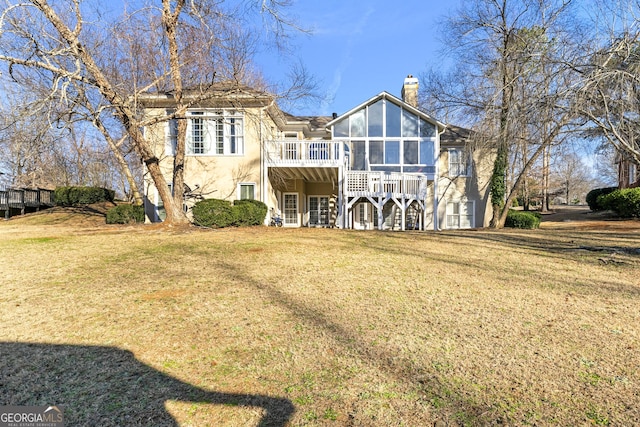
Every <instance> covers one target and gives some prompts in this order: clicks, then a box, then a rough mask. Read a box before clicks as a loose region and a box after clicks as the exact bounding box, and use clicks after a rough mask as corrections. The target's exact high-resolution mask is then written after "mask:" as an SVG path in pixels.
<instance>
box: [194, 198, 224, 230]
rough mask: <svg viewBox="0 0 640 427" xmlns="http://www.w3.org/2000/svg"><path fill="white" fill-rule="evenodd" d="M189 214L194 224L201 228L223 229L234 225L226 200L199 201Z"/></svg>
mask: <svg viewBox="0 0 640 427" xmlns="http://www.w3.org/2000/svg"><path fill="white" fill-rule="evenodd" d="M191 212H192V213H193V222H194V224H196V225H200V226H203V227H216V228H224V227H229V226H231V225H233V223H234V215H233V208H232V207H231V203H229V201H227V200H220V199H205V200H200V201H199V202H197V203H196V204H195V205H193V209H192V210H191Z"/></svg>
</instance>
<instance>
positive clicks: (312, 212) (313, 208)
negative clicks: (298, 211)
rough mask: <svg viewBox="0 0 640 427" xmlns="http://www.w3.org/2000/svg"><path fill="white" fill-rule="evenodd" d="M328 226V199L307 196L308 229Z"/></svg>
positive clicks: (326, 197) (325, 197)
mask: <svg viewBox="0 0 640 427" xmlns="http://www.w3.org/2000/svg"><path fill="white" fill-rule="evenodd" d="M328 225H329V197H328V196H309V227H326V226H328Z"/></svg>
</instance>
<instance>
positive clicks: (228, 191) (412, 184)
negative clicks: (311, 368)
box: [142, 76, 493, 230]
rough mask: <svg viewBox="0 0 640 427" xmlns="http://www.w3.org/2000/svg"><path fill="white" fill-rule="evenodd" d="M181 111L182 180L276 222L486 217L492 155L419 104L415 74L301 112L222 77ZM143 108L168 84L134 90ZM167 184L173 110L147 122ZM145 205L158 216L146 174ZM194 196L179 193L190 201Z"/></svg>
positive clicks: (168, 105)
mask: <svg viewBox="0 0 640 427" xmlns="http://www.w3.org/2000/svg"><path fill="white" fill-rule="evenodd" d="M216 90H218V92H219V93H217V94H215V96H211V97H210V100H209V101H202V102H200V103H199V104H198V105H195V106H193V108H190V109H189V110H188V112H187V120H188V121H187V142H186V146H187V147H186V150H187V157H186V162H185V170H184V178H185V183H186V184H187V186H188V187H189V189H190V190H191V191H192V192H196V191H197V192H198V193H199V194H201V195H202V196H203V197H213V198H220V199H228V200H235V199H247V198H249V199H258V200H261V201H263V202H264V203H266V204H267V205H268V206H269V207H270V208H272V210H273V211H274V212H277V213H279V214H281V215H282V218H283V221H284V226H285V227H339V228H349V229H362V230H370V229H378V230H430V229H433V230H439V229H455V228H472V227H483V226H486V225H487V224H488V221H489V219H490V217H489V209H490V206H488V205H489V204H488V203H487V202H488V198H489V191H488V182H489V177H490V175H491V165H492V162H493V159H492V158H491V156H490V155H488V154H487V153H485V152H482V151H481V150H478V149H475V148H474V146H473V145H472V143H471V142H472V141H471V138H470V137H471V133H470V131H469V130H466V129H463V128H459V127H456V126H450V125H446V124H444V123H441V122H439V121H437V120H435V119H433V118H432V117H430V116H428V115H427V114H425V113H424V112H422V111H420V109H418V108H417V93H418V80H417V79H415V78H413V77H411V76H409V77H407V78H406V79H405V80H404V84H403V86H402V99H400V98H397V97H396V96H394V95H391V94H390V93H388V92H381V93H379V94H378V95H376V96H374V97H372V98H370V99H368V100H366V101H364V102H362V103H361V104H358V105H356V106H355V107H354V108H352V109H351V110H349V111H347V112H346V113H344V114H342V115H339V116H338V115H336V114H334V115H333V116H332V117H326V116H312V117H307V116H305V117H298V116H292V115H290V114H288V113H285V112H283V111H281V110H280V109H279V108H278V106H277V105H276V103H275V100H274V98H273V97H272V96H271V95H270V94H268V93H265V92H261V91H256V90H253V89H251V88H247V87H242V86H237V85H235V86H234V85H228V86H226V87H225V85H222V86H220V87H219V88H217V89H216ZM142 102H143V104H144V105H145V112H146V114H147V115H148V116H163V115H167V114H171V112H172V108H173V107H174V106H175V105H174V103H173V97H172V96H171V94H154V95H149V96H147V97H145V98H144V99H143V100H142ZM145 133H146V135H148V136H149V137H150V138H151V140H152V141H155V147H154V148H155V152H156V154H157V155H158V157H159V158H160V159H161V166H162V168H163V170H164V171H165V176H166V179H167V182H168V183H171V176H172V167H173V153H174V147H175V142H176V123H175V120H169V121H162V122H158V123H157V124H156V125H153V126H150V127H148V128H147V129H145ZM145 196H146V197H145V212H146V217H147V220H148V221H150V222H157V221H162V220H163V218H164V212H163V207H162V202H161V200H160V198H159V196H158V193H157V191H156V189H155V187H154V185H153V182H151V181H150V180H147V181H146V182H145ZM193 203H194V200H193V199H187V200H186V206H185V209H187V211H188V210H189V208H190V206H191V205H192V204H193Z"/></svg>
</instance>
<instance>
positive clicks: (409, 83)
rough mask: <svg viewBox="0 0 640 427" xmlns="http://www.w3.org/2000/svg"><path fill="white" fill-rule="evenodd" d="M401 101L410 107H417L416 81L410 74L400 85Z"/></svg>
mask: <svg viewBox="0 0 640 427" xmlns="http://www.w3.org/2000/svg"><path fill="white" fill-rule="evenodd" d="M401 93H402V100H403V101H404V102H406V103H407V104H409V105H411V106H412V107H416V108H417V107H418V79H417V78H415V77H413V76H412V75H411V74H409V75H408V76H407V78H406V79H404V84H403V85H402V92H401Z"/></svg>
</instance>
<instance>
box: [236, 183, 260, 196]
mask: <svg viewBox="0 0 640 427" xmlns="http://www.w3.org/2000/svg"><path fill="white" fill-rule="evenodd" d="M255 198H256V184H255V183H253V182H251V183H240V184H238V199H240V200H254V199H255Z"/></svg>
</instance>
